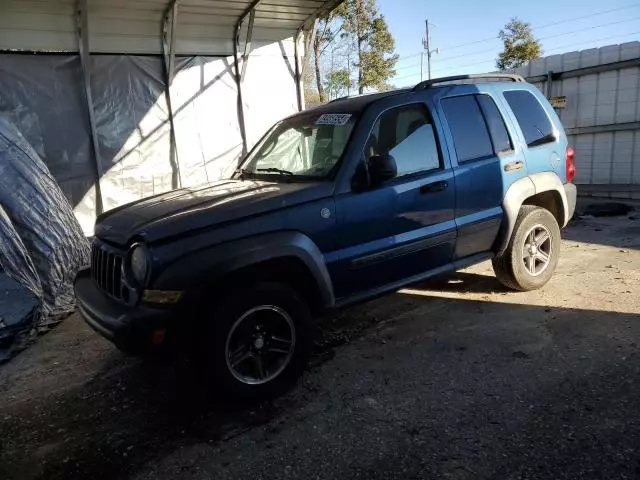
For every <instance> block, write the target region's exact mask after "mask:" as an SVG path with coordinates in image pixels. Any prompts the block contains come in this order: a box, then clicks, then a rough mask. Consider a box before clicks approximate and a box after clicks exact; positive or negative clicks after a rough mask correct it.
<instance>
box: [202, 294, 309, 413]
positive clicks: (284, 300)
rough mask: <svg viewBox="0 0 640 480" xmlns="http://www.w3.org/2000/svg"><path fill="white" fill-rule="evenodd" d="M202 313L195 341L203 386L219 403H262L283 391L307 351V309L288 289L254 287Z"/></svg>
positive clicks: (297, 373) (300, 369)
mask: <svg viewBox="0 0 640 480" xmlns="http://www.w3.org/2000/svg"><path fill="white" fill-rule="evenodd" d="M220 300H221V301H222V302H224V304H223V305H221V306H219V307H212V308H209V309H206V310H205V311H206V312H207V318H205V319H203V321H204V322H206V323H205V324H204V325H203V327H204V334H203V335H202V337H201V338H200V339H198V344H199V347H198V353H199V355H198V356H199V360H198V361H199V363H201V366H202V367H204V372H203V373H204V374H205V376H206V379H207V380H209V382H208V383H210V384H211V386H212V387H213V389H214V390H215V391H216V392H219V393H221V394H222V395H223V396H225V397H231V398H235V399H244V400H263V399H266V398H270V397H273V396H276V395H279V394H281V393H283V392H284V391H286V390H288V389H289V388H290V387H291V386H292V385H293V384H294V383H295V382H296V380H297V379H298V377H299V376H300V375H301V374H302V372H303V370H304V368H305V366H306V364H307V360H308V357H309V352H310V350H311V333H312V328H311V316H310V313H309V308H308V307H307V305H306V304H305V302H304V301H302V299H301V298H300V297H299V296H298V294H297V293H296V292H295V290H293V289H292V288H291V287H289V286H287V285H284V284H281V283H270V282H265V283H259V284H256V285H254V286H251V287H248V288H238V289H236V290H233V291H232V292H230V293H229V294H228V295H224V296H221V297H220Z"/></svg>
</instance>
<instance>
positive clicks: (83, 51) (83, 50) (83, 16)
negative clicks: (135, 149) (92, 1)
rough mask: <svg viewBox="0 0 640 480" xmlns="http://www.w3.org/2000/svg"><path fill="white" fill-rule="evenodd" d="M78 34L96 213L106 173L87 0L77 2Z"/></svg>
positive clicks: (100, 200)
mask: <svg viewBox="0 0 640 480" xmlns="http://www.w3.org/2000/svg"><path fill="white" fill-rule="evenodd" d="M76 35H77V39H78V51H79V53H80V68H81V69H82V78H83V81H84V93H85V101H86V105H87V114H88V119H89V130H90V133H91V150H92V153H93V160H94V164H95V175H96V183H95V192H96V214H97V215H100V214H101V213H102V211H103V205H102V190H101V189H100V179H101V178H102V175H103V174H104V171H103V170H102V162H101V156H100V144H99V143H98V133H97V132H96V116H95V111H94V110H93V95H92V94H91V65H90V58H89V20H88V7H87V0H77V3H76Z"/></svg>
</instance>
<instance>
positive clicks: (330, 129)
mask: <svg viewBox="0 0 640 480" xmlns="http://www.w3.org/2000/svg"><path fill="white" fill-rule="evenodd" d="M354 124H355V115H353V114H351V113H335V114H320V115H311V116H310V115H305V116H304V117H296V118H291V119H288V120H285V121H283V122H282V123H280V124H279V125H278V126H276V127H275V129H274V130H273V131H272V132H271V133H270V134H269V135H267V136H266V138H265V139H263V141H262V143H261V144H260V145H258V147H257V148H256V149H255V150H254V151H253V152H252V153H251V154H250V155H249V157H248V158H247V160H246V162H245V163H244V165H243V166H242V173H243V174H252V175H279V176H283V175H285V176H287V177H311V178H322V177H326V176H328V175H329V174H330V173H331V171H332V170H333V167H335V165H336V164H337V163H338V161H339V160H340V158H341V157H342V153H343V152H344V149H345V147H346V146H347V141H348V140H349V136H350V135H351V131H352V130H353V126H354Z"/></svg>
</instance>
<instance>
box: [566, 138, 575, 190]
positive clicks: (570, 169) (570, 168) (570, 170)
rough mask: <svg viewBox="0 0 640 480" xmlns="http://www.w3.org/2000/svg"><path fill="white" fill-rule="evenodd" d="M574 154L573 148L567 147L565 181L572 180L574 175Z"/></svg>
mask: <svg viewBox="0 0 640 480" xmlns="http://www.w3.org/2000/svg"><path fill="white" fill-rule="evenodd" d="M575 156H576V152H575V150H573V148H571V147H567V156H566V169H567V170H566V173H567V182H571V181H573V178H574V177H575V176H576V166H575V164H574V163H573V161H574V159H575Z"/></svg>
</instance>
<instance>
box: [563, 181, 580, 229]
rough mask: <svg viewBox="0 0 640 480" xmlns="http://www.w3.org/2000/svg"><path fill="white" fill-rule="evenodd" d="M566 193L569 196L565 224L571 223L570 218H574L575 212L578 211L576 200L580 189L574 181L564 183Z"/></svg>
mask: <svg viewBox="0 0 640 480" xmlns="http://www.w3.org/2000/svg"><path fill="white" fill-rule="evenodd" d="M564 193H565V195H566V197H567V217H566V218H565V222H564V224H565V225H566V224H567V223H569V220H571V219H572V218H573V214H574V213H575V211H576V201H577V198H578V189H577V188H576V186H575V185H574V184H573V183H565V184H564Z"/></svg>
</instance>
